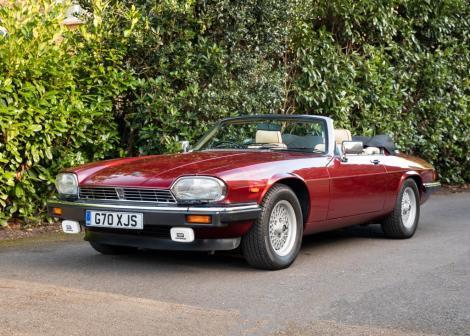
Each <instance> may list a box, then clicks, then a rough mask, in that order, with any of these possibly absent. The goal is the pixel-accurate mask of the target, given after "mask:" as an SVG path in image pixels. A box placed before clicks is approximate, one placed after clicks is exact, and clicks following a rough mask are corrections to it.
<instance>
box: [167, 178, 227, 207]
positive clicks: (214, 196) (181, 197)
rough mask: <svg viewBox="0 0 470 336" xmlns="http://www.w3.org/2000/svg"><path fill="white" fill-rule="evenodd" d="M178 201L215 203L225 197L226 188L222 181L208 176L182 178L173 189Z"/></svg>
mask: <svg viewBox="0 0 470 336" xmlns="http://www.w3.org/2000/svg"><path fill="white" fill-rule="evenodd" d="M171 191H172V193H173V195H174V196H175V197H176V199H177V200H178V201H204V202H215V201H220V200H222V199H223V198H224V197H225V193H226V187H225V184H224V182H222V181H221V180H219V179H217V178H214V177H208V176H194V177H189V176H188V177H181V178H179V179H178V180H177V181H176V182H175V183H174V184H173V186H172V187H171Z"/></svg>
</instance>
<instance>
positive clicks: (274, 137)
mask: <svg viewBox="0 0 470 336" xmlns="http://www.w3.org/2000/svg"><path fill="white" fill-rule="evenodd" d="M255 142H256V143H269V144H274V143H282V136H281V132H279V131H265V130H257V131H256V138H255Z"/></svg>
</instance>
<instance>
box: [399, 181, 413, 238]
mask: <svg viewBox="0 0 470 336" xmlns="http://www.w3.org/2000/svg"><path fill="white" fill-rule="evenodd" d="M416 208H417V202H416V196H415V193H414V191H413V189H412V188H411V187H406V188H405V190H404V191H403V195H402V197H401V221H402V223H403V226H405V228H407V229H411V228H413V225H414V223H415V219H416V212H417V211H416Z"/></svg>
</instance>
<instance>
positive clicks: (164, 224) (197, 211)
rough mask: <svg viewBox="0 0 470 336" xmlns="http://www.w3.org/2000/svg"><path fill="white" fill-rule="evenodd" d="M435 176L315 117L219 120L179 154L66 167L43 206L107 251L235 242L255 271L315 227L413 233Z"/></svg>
mask: <svg viewBox="0 0 470 336" xmlns="http://www.w3.org/2000/svg"><path fill="white" fill-rule="evenodd" d="M436 180H437V175H436V172H435V170H434V169H433V167H432V166H431V165H430V164H429V163H426V162H425V161H423V160H421V159H418V158H415V157H411V156H408V155H405V154H402V153H399V152H398V151H396V150H395V148H394V145H393V142H392V141H391V139H390V138H389V137H388V136H383V135H379V136H374V137H352V136H351V133H350V132H349V131H348V130H345V129H334V127H333V120H332V119H330V118H327V117H322V116H310V115H295V116H294V115H256V116H246V117H235V118H228V119H224V120H222V121H220V122H219V123H218V124H217V125H216V126H215V127H214V128H213V129H212V130H211V131H210V132H208V133H207V134H206V135H205V136H204V137H203V138H202V139H201V140H200V141H199V143H198V144H197V145H195V146H194V148H193V149H192V150H190V151H187V150H186V151H185V152H184V153H179V154H168V155H152V156H143V157H132V158H122V159H115V160H108V161H102V162H95V163H90V164H86V165H83V166H80V167H76V168H70V169H68V170H66V171H64V172H62V173H60V174H59V175H58V176H57V183H56V186H57V190H58V198H57V199H55V200H51V201H49V203H48V209H49V213H50V215H52V216H54V217H56V218H58V219H60V220H62V228H63V230H64V231H65V232H68V233H79V232H80V231H81V230H82V229H84V231H85V239H86V240H87V241H89V243H90V244H91V246H92V247H93V248H94V249H96V250H97V251H99V252H101V253H104V254H117V253H126V252H130V251H132V250H136V249H164V250H195V251H216V250H233V249H237V248H239V247H240V248H241V251H242V253H243V255H244V256H245V258H246V260H247V261H248V263H249V264H251V265H253V266H254V267H258V268H263V269H281V268H285V267H288V266H289V265H290V264H291V263H292V262H293V261H294V260H295V258H296V256H297V254H298V253H299V250H300V246H301V243H302V237H303V236H304V235H308V234H312V233H315V232H320V231H326V230H333V229H337V228H342V227H346V226H350V225H355V224H365V223H381V225H382V229H383V231H384V233H385V235H386V236H388V237H391V238H410V237H411V236H413V234H414V233H415V231H416V228H417V225H418V220H419V212H420V205H421V204H422V203H423V202H425V201H426V199H427V198H428V196H429V194H430V193H431V192H432V191H433V190H434V189H436V188H438V187H439V186H440V183H439V182H437V181H436Z"/></svg>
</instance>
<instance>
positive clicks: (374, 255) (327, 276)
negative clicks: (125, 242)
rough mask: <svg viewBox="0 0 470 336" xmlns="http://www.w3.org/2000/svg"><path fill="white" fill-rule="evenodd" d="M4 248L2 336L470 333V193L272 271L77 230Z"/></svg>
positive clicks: (336, 235)
mask: <svg viewBox="0 0 470 336" xmlns="http://www.w3.org/2000/svg"><path fill="white" fill-rule="evenodd" d="M1 246H2V244H0V335H61V336H62V335H84V334H89V335H226V334H227V335H239V334H242V335H253V334H254V335H266V334H275V335H432V334H438V335H470V193H462V194H453V195H434V196H433V198H432V199H431V200H430V201H429V202H428V203H427V204H426V205H425V206H424V207H423V208H422V214H421V221H420V226H419V228H418V231H417V233H416V235H415V236H414V237H413V238H412V239H410V240H388V239H384V238H383V237H382V234H381V231H380V229H379V227H378V226H375V225H373V226H369V227H354V228H350V229H346V230H341V231H336V232H333V233H328V234H320V235H314V236H311V237H308V238H307V239H306V240H305V242H304V244H303V247H302V250H301V254H300V256H299V258H298V259H297V261H296V262H295V263H294V264H293V265H292V266H291V267H290V268H289V269H287V270H282V271H277V272H269V271H258V270H254V269H251V268H249V267H248V266H247V265H246V264H245V262H244V261H243V259H241V258H240V257H236V256H231V255H226V254H216V255H214V256H209V255H205V254H192V253H189V254H188V253H184V254H183V253H179V254H175V253H162V252H143V253H138V254H136V255H130V256H102V255H99V254H97V253H95V252H94V251H93V250H92V249H91V248H90V247H89V246H88V245H87V243H86V242H83V241H79V240H71V241H65V242H64V241H62V242H53V241H47V240H46V241H44V240H42V241H40V242H34V241H33V242H28V243H21V242H20V243H18V244H13V245H11V244H10V245H8V246H3V247H1Z"/></svg>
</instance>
